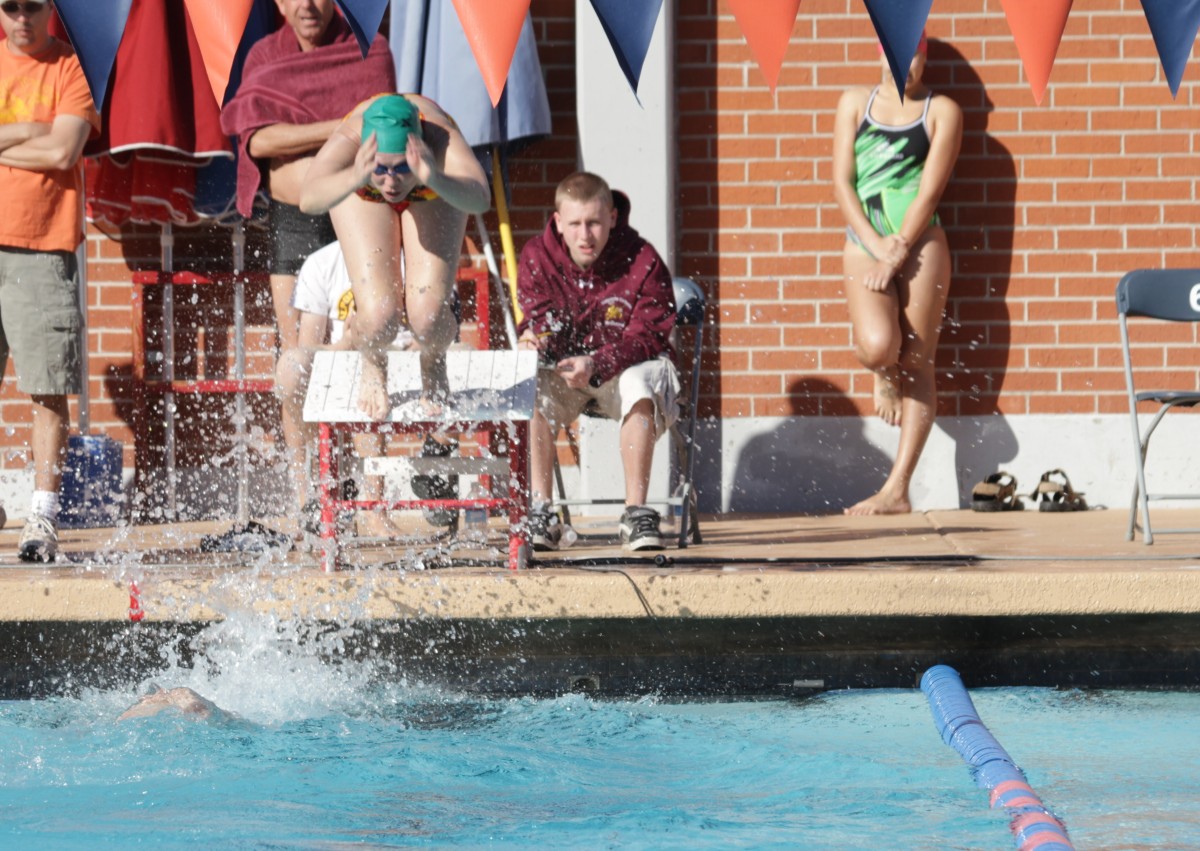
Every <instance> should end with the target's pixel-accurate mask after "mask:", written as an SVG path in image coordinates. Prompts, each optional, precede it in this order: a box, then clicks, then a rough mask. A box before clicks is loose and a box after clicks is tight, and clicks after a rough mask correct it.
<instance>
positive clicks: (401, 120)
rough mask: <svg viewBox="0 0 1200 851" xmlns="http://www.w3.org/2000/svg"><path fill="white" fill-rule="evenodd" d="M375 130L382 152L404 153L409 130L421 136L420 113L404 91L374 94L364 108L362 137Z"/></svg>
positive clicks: (377, 142) (380, 151)
mask: <svg viewBox="0 0 1200 851" xmlns="http://www.w3.org/2000/svg"><path fill="white" fill-rule="evenodd" d="M372 133H374V134H375V142H376V144H378V145H379V153H381V154H403V153H404V151H405V149H406V148H407V147H408V134H409V133H415V134H416V135H417V138H418V139H419V138H421V113H420V112H419V111H418V110H417V108H416V107H415V106H414V105H413V104H412V102H411V101H410V100H409V99H408V98H406V97H404V96H403V95H385V96H384V97H381V98H377V99H376V100H375V101H374V103H372V104H371V105H370V106H368V107H367V108H366V111H364V112H363V129H362V137H363V139H366V138H367V137H369V136H370V135H371V134H372Z"/></svg>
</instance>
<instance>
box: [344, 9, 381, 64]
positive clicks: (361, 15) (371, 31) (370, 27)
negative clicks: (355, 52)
mask: <svg viewBox="0 0 1200 851" xmlns="http://www.w3.org/2000/svg"><path fill="white" fill-rule="evenodd" d="M334 2H335V3H337V6H338V8H339V9H341V10H342V14H343V15H345V16H346V23H348V24H349V25H350V29H352V30H353V31H354V37H355V38H356V39H357V40H358V49H359V50H361V51H362V55H363V56H366V55H367V51H368V50H370V49H371V42H372V41H374V40H375V34H376V33H377V32H379V23H380V22H381V21H382V20H383V13H384V12H385V11H387V7H388V0H334Z"/></svg>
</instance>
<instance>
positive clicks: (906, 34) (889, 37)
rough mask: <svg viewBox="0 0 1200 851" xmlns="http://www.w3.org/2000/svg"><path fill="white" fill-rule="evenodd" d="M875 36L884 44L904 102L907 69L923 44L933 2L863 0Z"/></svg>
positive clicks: (884, 52)
mask: <svg viewBox="0 0 1200 851" xmlns="http://www.w3.org/2000/svg"><path fill="white" fill-rule="evenodd" d="M863 5H865V6H866V7H867V14H868V15H870V16H871V23H872V24H874V25H875V34H876V35H878V36H879V43H880V44H882V45H883V55H884V56H886V57H887V61H888V67H889V68H891V69H892V78H893V79H894V80H895V82H896V90H897V91H898V92H899V93H900V99H901V100H904V81H905V80H906V79H907V78H908V66H909V65H911V64H912V58H913V56H914V55H915V54H916V52H917V45H918V44H920V43H921V33H922V31H923V30H924V29H925V21H926V20H928V18H929V8H930V7H931V6H932V5H933V0H863Z"/></svg>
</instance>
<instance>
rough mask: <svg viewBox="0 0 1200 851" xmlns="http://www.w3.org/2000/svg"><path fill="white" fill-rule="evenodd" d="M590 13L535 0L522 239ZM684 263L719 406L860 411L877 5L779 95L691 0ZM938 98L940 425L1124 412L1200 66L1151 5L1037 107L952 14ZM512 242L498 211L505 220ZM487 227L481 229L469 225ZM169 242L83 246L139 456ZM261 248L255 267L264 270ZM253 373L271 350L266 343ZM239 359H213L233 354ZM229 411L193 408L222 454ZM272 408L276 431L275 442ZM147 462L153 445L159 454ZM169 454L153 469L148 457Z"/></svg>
mask: <svg viewBox="0 0 1200 851" xmlns="http://www.w3.org/2000/svg"><path fill="white" fill-rule="evenodd" d="M574 5H575V4H574V0H533V3H532V6H531V9H532V12H533V17H534V25H535V31H536V35H537V38H538V41H539V46H540V53H541V61H542V64H543V69H544V72H545V75H546V79H547V87H548V90H549V96H550V103H551V109H552V113H553V124H554V133H553V136H552V137H551V138H550V139H547V140H544V141H541V142H538V143H536V144H534V145H533V146H531V147H530V148H528V149H527V150H526V151H524V152H522V153H520V154H518V155H517V156H515V157H514V158H513V160H512V161H511V163H510V177H511V186H512V199H511V207H512V223H513V229H514V237H515V242H516V244H517V246H518V247H519V246H520V245H521V244H522V243H523V241H524V240H525V239H527V238H529V237H530V236H532V235H534V234H535V233H537V232H538V231H539V230H540V229H541V228H542V227H543V225H544V223H545V220H546V214H547V212H548V208H549V205H550V204H551V203H552V198H553V187H554V185H555V183H556V182H557V181H558V180H559V179H560V178H561V177H562V176H563V175H565V174H566V173H568V172H569V171H571V170H572V169H573V168H574V167H575V163H576V151H577V128H576V122H575V94H574V79H575V72H574V60H575V51H574V38H575V26H574ZM677 6H678V11H677V20H676V22H675V32H676V39H677V43H676V54H677V73H676V80H677V88H678V98H677V110H678V146H679V147H678V155H679V207H678V221H679V246H678V248H679V251H678V263H677V267H678V268H677V271H678V272H679V273H681V274H687V275H692V276H694V277H696V278H697V279H698V280H699V281H700V282H701V283H702V284H703V285H704V287H705V288H706V289H707V290H708V292H709V294H710V297H711V300H712V301H711V307H710V313H711V316H712V320H713V323H714V326H715V333H713V334H711V335H710V336H709V338H708V339H709V341H710V343H709V345H708V347H707V352H706V370H707V378H706V384H705V389H704V401H703V406H704V409H705V411H706V412H707V413H709V414H714V415H720V416H724V417H755V416H773V415H789V414H810V415H853V414H860V413H861V414H866V413H868V412H869V407H870V389H871V383H870V380H869V379H870V377H869V375H868V374H867V373H866V372H865V371H863V370H862V369H861V368H860V367H859V366H858V364H857V362H856V361H855V359H854V357H853V354H852V352H851V348H850V328H849V325H848V322H847V315H846V311H845V308H844V306H843V303H842V297H841V281H840V275H841V246H842V228H843V223H842V221H841V217H840V215H839V213H838V211H837V208H836V206H835V204H834V201H833V193H832V189H831V186H830V182H829V173H830V147H831V135H832V124H833V112H834V107H835V104H836V102H837V99H838V96H839V95H840V93H841V91H842V90H843V89H844V88H845V87H847V86H849V85H866V84H871V83H873V82H874V81H875V80H877V79H878V78H879V74H880V72H879V65H878V59H877V56H876V52H875V47H874V35H873V32H872V30H871V26H870V22H869V20H868V18H867V15H866V13H865V11H864V9H863V7H862V5H861V2H859V0H805V2H804V3H803V4H802V6H801V9H800V14H799V17H798V19H797V21H796V24H795V27H794V30H793V33H792V39H791V44H790V47H789V50H788V53H787V57H786V60H785V64H784V67H783V71H782V74H781V76H780V82H779V87H778V90H777V91H776V92H775V93H774V94H772V93H771V92H770V91H769V90H768V89H767V87H766V84H765V82H764V81H763V77H762V74H761V72H760V71H759V70H758V67H757V65H756V64H755V63H754V60H753V58H752V56H751V54H750V51H749V48H748V47H747V46H746V44H745V42H744V40H743V39H742V36H741V33H740V30H739V29H738V27H737V24H736V22H735V21H734V19H733V17H732V15H731V14H730V13H729V11H728V8H727V6H726V5H725V4H724V3H720V2H718V0H686V2H685V0H680V2H678V3H677ZM929 32H930V36H931V38H932V44H931V48H930V64H929V70H928V74H927V79H928V80H929V82H930V83H931V84H932V85H933V86H934V87H935V88H936V89H938V90H939V91H941V92H944V93H946V94H948V95H950V96H951V97H953V98H954V99H955V100H956V101H957V102H958V103H959V104H960V105H961V106H962V107H963V110H964V113H965V134H964V140H963V150H962V155H961V157H960V159H959V163H958V167H957V169H956V171H955V175H954V178H953V180H952V181H951V184H950V187H949V190H948V191H947V194H946V197H945V199H944V203H943V205H942V208H941V213H942V216H943V219H944V221H945V223H946V225H947V229H948V232H949V237H950V243H951V248H952V251H953V254H954V266H955V274H954V280H953V288H952V292H951V296H950V303H949V307H948V315H947V323H946V326H945V329H944V331H943V335H942V345H941V348H940V351H939V380H940V382H941V395H940V404H939V407H940V412H941V414H943V415H955V414H959V415H980V414H988V413H994V412H1001V413H1005V414H1026V413H1075V414H1093V413H1095V414H1103V413H1114V412H1119V411H1121V410H1123V405H1124V401H1123V396H1122V392H1123V383H1122V382H1123V380H1122V376H1121V374H1120V366H1119V344H1118V339H1117V332H1116V327H1115V323H1114V308H1113V305H1112V294H1113V288H1114V286H1115V284H1116V280H1117V279H1118V278H1119V276H1120V274H1121V273H1122V272H1123V271H1125V270H1127V269H1132V268H1136V267H1141V266H1158V265H1173V266H1184V265H1195V266H1200V251H1198V249H1197V222H1200V202H1198V199H1197V179H1198V178H1197V175H1198V174H1200V154H1198V148H1200V129H1198V128H1200V113H1198V112H1197V104H1196V99H1197V88H1196V84H1195V80H1196V77H1197V75H1200V71H1198V70H1197V68H1196V66H1195V65H1193V66H1192V67H1190V68H1189V69H1188V72H1187V73H1186V74H1185V76H1184V82H1183V85H1182V87H1181V88H1180V92H1179V96H1178V98H1177V99H1176V100H1174V101H1173V100H1172V99H1171V96H1170V91H1169V89H1168V87H1167V85H1166V83H1165V81H1164V79H1163V76H1162V71H1161V68H1160V67H1159V63H1158V59H1157V54H1156V52H1155V49H1154V45H1153V42H1152V40H1151V38H1150V35H1149V31H1148V29H1147V27H1146V23H1145V19H1144V17H1143V14H1142V11H1141V6H1140V3H1138V2H1137V0H1094V2H1091V3H1087V4H1077V6H1076V8H1075V10H1074V11H1073V12H1072V14H1071V18H1070V21H1069V23H1068V27H1067V32H1066V36H1065V38H1064V40H1063V44H1062V48H1061V50H1060V52H1059V57H1058V61H1057V63H1056V65H1055V69H1054V72H1053V75H1052V77H1051V82H1050V86H1049V89H1048V91H1047V95H1046V100H1045V102H1044V103H1043V105H1042V106H1040V107H1039V106H1036V105H1035V104H1034V102H1033V96H1032V94H1031V92H1030V90H1029V87H1028V84H1027V83H1026V82H1025V80H1024V76H1023V73H1022V71H1021V67H1020V62H1019V59H1018V57H1017V54H1016V49H1015V46H1014V44H1013V41H1012V37H1011V35H1010V34H1009V31H1008V27H1007V24H1006V22H1005V19H1004V15H1003V10H1002V9H1001V6H1000V3H999V0H940V2H939V3H938V4H936V6H935V10H934V14H933V15H932V17H931V19H930V24H929ZM487 221H488V228H489V231H490V233H491V236H492V241H493V244H494V245H495V246H496V247H497V249H499V229H498V223H497V220H496V216H495V214H494V213H492V214H489V216H488V217H487ZM470 232H471V234H472V235H474V229H473V228H472V229H471V231H470ZM177 234H178V239H179V243H178V244H177V247H176V265H177V267H178V268H194V269H197V270H198V271H211V270H212V269H216V268H222V267H224V266H227V265H228V262H229V247H228V235H227V232H226V231H222V230H219V229H208V228H199V229H195V228H188V229H177ZM157 236H158V231H157V229H156V228H151V227H131V228H127V229H126V230H125V231H124V232H122V233H121V234H118V235H117V238H115V239H114V238H112V237H110V236H106V235H103V234H100V233H98V232H93V233H92V234H91V235H90V236H89V245H88V251H89V257H90V258H91V259H90V263H89V280H90V283H91V288H90V302H91V304H90V322H91V331H90V335H89V336H90V346H91V352H92V379H91V382H90V390H91V400H92V401H91V419H92V425H93V428H96V429H99V430H103V431H106V432H108V433H109V434H112V435H113V436H114V437H116V438H118V439H120V440H122V441H123V442H125V444H126V446H127V447H128V448H127V455H126V464H127V465H132V464H133V462H134V441H133V429H132V427H131V421H132V420H133V419H136V414H135V412H134V406H133V394H132V390H131V386H130V380H129V376H130V370H131V354H130V352H131V327H130V321H131V320H130V309H129V295H130V280H131V271H132V270H135V269H153V268H157V266H158V260H159V248H158V239H157ZM254 238H256V237H252V242H251V249H250V251H249V252H248V256H249V262H250V263H251V264H254V263H255V257H256V256H257V253H256V250H255V243H254V241H253V240H254ZM251 340H252V348H253V349H254V351H256V352H258V353H259V355H260V356H259V357H257V359H252V362H251V366H252V374H255V373H256V372H263V373H265V371H266V369H267V364H269V357H266V356H265V355H263V354H262V353H264V352H266V350H267V348H268V346H269V336H268V335H266V334H265V333H262V332H257V333H255V334H252V337H251ZM1162 340H1163V345H1162V346H1161V347H1151V348H1149V349H1147V350H1146V351H1144V352H1143V357H1144V358H1145V359H1146V360H1147V362H1150V363H1159V364H1161V365H1162V371H1163V376H1164V381H1165V380H1168V379H1169V380H1171V381H1174V382H1175V383H1183V384H1184V385H1185V386H1186V385H1187V384H1189V383H1193V384H1194V382H1195V380H1196V379H1195V375H1196V371H1197V368H1198V367H1200V347H1198V346H1197V345H1196V344H1197V338H1196V332H1195V330H1194V329H1192V328H1180V329H1175V330H1174V331H1173V333H1171V334H1169V335H1168V336H1164V337H1163V338H1162ZM227 354H228V353H227V352H226V351H224V350H222V349H220V347H219V346H218V348H217V349H216V350H215V351H214V353H213V356H214V357H221V356H225V355H227ZM8 376H9V377H8V378H7V379H6V380H5V382H4V386H3V389H0V423H2V424H3V427H4V438H3V441H2V445H3V447H4V454H3V458H2V460H0V465H2V466H3V467H4V468H8V469H13V468H16V467H22V466H24V465H25V463H26V460H27V458H26V456H25V454H24V449H23V447H25V446H26V445H27V441H28V425H27V424H28V419H29V407H28V404H27V402H26V401H25V400H24V399H23V397H22V396H21V395H20V394H18V393H17V392H16V388H15V380H13V379H12V367H11V366H10V367H9V373H8ZM218 413H219V412H216V411H212V412H210V411H200V412H199V413H197V414H196V416H197V417H198V421H199V422H207V423H210V424H211V425H212V426H213V427H212V428H207V427H206V428H205V429H201V430H200V431H199V432H196V434H197V435H199V436H198V437H196V438H194V439H195V440H197V441H198V444H197V448H199V449H201V450H203V451H211V450H212V448H213V447H212V444H211V443H210V442H209V441H211V440H213V439H214V438H213V435H215V434H217V433H218V432H220V433H221V434H224V431H223V430H221V429H216V428H215V424H216V423H217V422H220V420H219V419H218ZM272 417H273V411H272V409H271V407H270V406H269V405H267V406H266V407H265V408H264V409H263V410H262V412H261V415H260V420H259V423H260V425H261V426H262V427H264V428H265V429H266V430H267V431H269V432H273V430H274V425H273V419H272ZM150 448H151V449H152V448H153V447H150ZM139 460H141V461H145V462H150V463H152V462H154V460H155V458H154V457H153V456H152V455H151V456H144V457H143V458H141V459H139Z"/></svg>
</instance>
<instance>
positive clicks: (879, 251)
mask: <svg viewBox="0 0 1200 851" xmlns="http://www.w3.org/2000/svg"><path fill="white" fill-rule="evenodd" d="M871 256H872V257H876V258H881V259H877V260H876V261H875V263H873V264H872V265H871V268H870V269H868V270H867V272H866V274H865V275H863V286H864V287H866V288H867V289H868V290H870V291H871V292H876V293H881V292H884V291H885V290H886V289H887V288H888V284H890V283H891V280H892V278H894V277H895V275H896V271H897V270H898V269H899V268H900V267H901V266H902V265H904V260H905V258H906V257H908V240H907V239H905V238H904V237H903V236H901V235H900V234H898V233H895V234H889V235H888V236H884V237H880V238H879V239H877V240H875V241H874V242H873V243H872V245H871Z"/></svg>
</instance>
